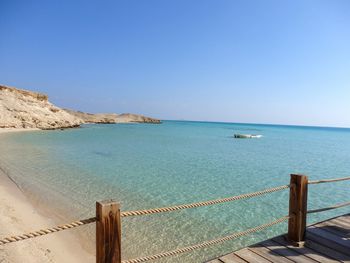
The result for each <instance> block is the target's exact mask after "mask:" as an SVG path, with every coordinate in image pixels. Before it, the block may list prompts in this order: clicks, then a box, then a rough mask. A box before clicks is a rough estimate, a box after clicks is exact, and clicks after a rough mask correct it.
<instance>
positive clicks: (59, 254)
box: [0, 129, 95, 263]
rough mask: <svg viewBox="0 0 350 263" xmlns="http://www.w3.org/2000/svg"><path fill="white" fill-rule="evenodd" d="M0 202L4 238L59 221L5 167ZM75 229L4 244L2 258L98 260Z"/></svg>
mask: <svg viewBox="0 0 350 263" xmlns="http://www.w3.org/2000/svg"><path fill="white" fill-rule="evenodd" d="M23 130H28V129H23ZM15 131H16V132H17V131H19V130H18V129H16V130H15ZM9 132H12V130H10V131H9ZM0 204H1V206H0V238H3V237H7V236H11V235H16V234H22V233H27V232H30V231H33V230H39V229H42V228H46V227H52V226H55V225H57V224H56V223H55V221H54V219H53V218H50V217H47V216H44V215H42V214H41V213H40V209H39V208H38V207H36V206H34V205H33V204H32V203H31V202H30V200H29V199H28V198H27V197H26V196H25V194H24V193H23V192H22V191H21V190H20V189H19V188H18V186H17V185H16V183H15V182H14V181H12V180H11V179H10V178H9V177H8V176H7V175H6V174H5V173H4V171H2V170H1V169H0ZM83 227H84V226H82V228H83ZM73 231H74V230H73ZM73 231H72V230H67V231H62V232H59V233H53V234H48V235H45V236H41V237H37V238H34V239H28V240H24V241H19V242H15V243H10V244H7V245H4V246H1V247H0V258H1V259H2V260H3V261H1V262H4V263H10V262H11V263H20V262H28V263H36V262H39V263H44V262H45V263H46V262H52V263H56V262H57V263H58V262H67V261H69V262H74V263H75V262H76V263H80V262H81V263H83V262H94V261H95V257H94V255H93V254H90V253H89V252H87V251H86V250H85V249H84V248H83V246H82V244H81V242H80V240H79V238H78V237H77V236H76V235H74V233H73Z"/></svg>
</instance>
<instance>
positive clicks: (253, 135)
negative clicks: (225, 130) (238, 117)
mask: <svg viewBox="0 0 350 263" xmlns="http://www.w3.org/2000/svg"><path fill="white" fill-rule="evenodd" d="M233 137H234V138H237V139H252V138H261V137H262V135H259V134H235V135H234V136H233Z"/></svg>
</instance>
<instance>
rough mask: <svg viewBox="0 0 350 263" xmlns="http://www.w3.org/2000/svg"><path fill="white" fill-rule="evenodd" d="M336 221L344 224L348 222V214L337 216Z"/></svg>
mask: <svg viewBox="0 0 350 263" xmlns="http://www.w3.org/2000/svg"><path fill="white" fill-rule="evenodd" d="M337 219H338V220H341V221H344V222H350V214H346V215H342V216H338V217H337Z"/></svg>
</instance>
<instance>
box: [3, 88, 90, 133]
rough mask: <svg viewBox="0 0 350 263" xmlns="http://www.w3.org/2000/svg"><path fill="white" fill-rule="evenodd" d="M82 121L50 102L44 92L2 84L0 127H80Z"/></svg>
mask: <svg viewBox="0 0 350 263" xmlns="http://www.w3.org/2000/svg"><path fill="white" fill-rule="evenodd" d="M82 123H83V120H81V119H79V118H77V117H75V116H73V115H71V114H69V113H67V112H66V111H64V110H62V109H60V108H58V107H56V106H55V105H53V104H52V103H50V102H49V101H48V97H47V96H46V95H44V94H41V93H36V92H31V91H26V90H20V89H17V88H13V87H8V86H4V85H0V128H39V129H42V130H49V129H60V128H72V127H78V126H79V125H80V124H82Z"/></svg>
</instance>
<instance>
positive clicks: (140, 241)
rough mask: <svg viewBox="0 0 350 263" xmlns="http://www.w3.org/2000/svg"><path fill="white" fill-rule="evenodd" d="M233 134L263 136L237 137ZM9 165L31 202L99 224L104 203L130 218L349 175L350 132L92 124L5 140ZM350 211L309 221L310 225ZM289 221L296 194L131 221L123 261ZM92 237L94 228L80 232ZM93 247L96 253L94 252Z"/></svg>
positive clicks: (3, 160) (314, 192) (207, 252)
mask: <svg viewBox="0 0 350 263" xmlns="http://www.w3.org/2000/svg"><path fill="white" fill-rule="evenodd" d="M234 133H251V134H261V135H263V137H262V138H259V139H234V138H232V136H233V134H234ZM0 149H1V150H0V167H2V168H3V169H4V170H5V171H6V172H7V173H8V174H9V175H10V176H11V177H12V178H13V179H14V180H15V181H16V182H17V183H18V184H19V185H20V186H21V187H22V189H23V190H24V191H25V192H26V193H27V194H28V195H29V196H30V197H31V199H32V200H33V201H34V202H36V203H38V204H40V205H42V206H43V207H45V208H46V209H48V210H49V211H50V212H51V213H54V214H55V216H56V217H58V218H60V219H62V220H65V221H64V222H66V221H67V220H68V221H69V220H70V219H76V218H77V217H79V218H80V217H85V216H93V215H94V205H95V201H96V200H104V199H111V198H113V199H116V200H118V201H120V202H121V205H122V210H136V209H145V208H153V207H160V206H168V205H174V204H182V203H188V202H196V201H202V200H209V199H215V198H221V197H226V196H232V195H237V194H241V193H247V192H252V191H257V190H262V189H265V188H269V187H274V186H279V185H283V184H288V182H289V174H290V173H303V174H307V175H309V177H310V179H311V180H315V179H320V178H335V177H344V176H349V175H350V172H349V171H350V162H349V159H350V158H349V157H350V129H336V128H315V127H295V126H276V125H252V124H229V123H205V122H180V121H179V122H177V121H165V122H164V123H163V124H161V125H150V124H116V125H85V126H83V128H81V129H72V130H65V131H37V132H25V133H12V134H2V135H1V136H0ZM349 186H350V182H338V183H332V184H322V185H312V186H310V187H309V189H310V193H309V208H310V209H313V208H318V207H323V206H327V205H331V204H335V203H340V202H345V201H349V200H348V199H347V198H348V191H349ZM345 212H349V210H348V209H347V208H343V209H338V210H336V211H334V210H333V211H330V212H324V213H322V214H315V215H310V216H309V218H308V220H309V223H311V222H315V221H318V220H321V219H324V218H327V217H333V216H335V215H336V214H342V213H345ZM287 213H288V190H284V191H282V192H277V193H273V194H271V195H267V196H262V197H258V198H254V199H249V200H243V201H237V202H233V203H228V204H222V205H217V206H211V207H204V208H196V209H191V210H185V211H180V212H172V213H167V214H162V215H151V216H144V217H137V218H125V219H123V257H124V258H125V259H126V258H133V257H137V256H144V255H149V254H153V253H158V252H161V251H163V250H168V249H173V248H176V247H182V246H186V245H190V244H195V243H198V242H201V241H205V240H207V239H213V238H216V237H220V236H223V235H227V234H230V233H234V232H237V231H240V230H245V229H246V228H248V227H253V226H256V225H259V224H263V223H266V222H269V221H271V220H273V219H275V218H278V217H281V216H284V215H286V214H287ZM79 231H80V234H83V235H85V236H86V232H89V233H88V237H89V238H91V240H90V241H89V242H90V243H91V244H93V240H92V239H93V238H92V237H93V234H92V233H93V226H90V227H87V228H86V227H85V228H84V229H83V230H79ZM285 231H286V224H285V223H284V224H281V225H278V226H274V227H272V228H271V229H269V230H267V231H263V232H261V233H259V234H255V235H251V236H247V237H244V238H240V239H237V240H234V241H229V242H226V243H223V244H220V245H216V246H214V247H212V248H209V249H202V250H198V251H196V252H195V253H189V254H186V255H184V256H181V257H175V258H174V259H172V260H165V261H158V262H202V261H203V260H205V259H210V258H212V257H215V256H217V255H221V254H224V253H227V252H230V251H231V250H233V249H237V248H239V247H241V246H245V245H248V244H251V243H255V242H257V241H259V240H261V239H265V238H267V237H271V236H274V235H277V234H280V233H283V232H285ZM92 246H93V245H91V247H92Z"/></svg>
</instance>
